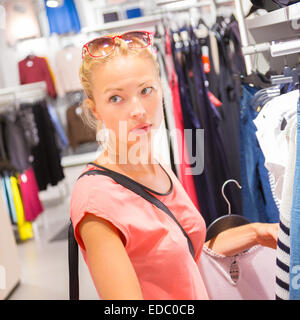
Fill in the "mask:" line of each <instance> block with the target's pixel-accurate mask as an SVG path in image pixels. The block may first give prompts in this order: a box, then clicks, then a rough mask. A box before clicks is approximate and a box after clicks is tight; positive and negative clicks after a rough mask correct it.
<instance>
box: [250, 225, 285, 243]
mask: <svg viewBox="0 0 300 320" xmlns="http://www.w3.org/2000/svg"><path fill="white" fill-rule="evenodd" d="M253 225H254V228H255V231H256V241H257V244H260V245H262V246H265V247H269V248H273V249H276V248H277V238H278V228H279V223H259V222H257V223H253Z"/></svg>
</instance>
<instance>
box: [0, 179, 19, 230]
mask: <svg viewBox="0 0 300 320" xmlns="http://www.w3.org/2000/svg"><path fill="white" fill-rule="evenodd" d="M1 180H2V184H3V189H5V194H6V200H7V204H8V209H9V213H10V217H11V221H12V223H14V224H17V221H18V218H17V210H16V206H15V202H14V197H13V190H12V186H11V181H10V179H9V176H7V175H5V176H3V177H2V179H1Z"/></svg>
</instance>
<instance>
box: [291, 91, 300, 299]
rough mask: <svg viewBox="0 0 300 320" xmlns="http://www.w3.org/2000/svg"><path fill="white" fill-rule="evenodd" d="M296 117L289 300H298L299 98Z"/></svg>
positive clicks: (299, 231)
mask: <svg viewBox="0 0 300 320" xmlns="http://www.w3.org/2000/svg"><path fill="white" fill-rule="evenodd" d="M297 117H298V118H297V155H296V166H295V178H294V191H293V204H292V210H291V229H290V237H291V243H290V245H291V247H290V254H291V257H290V300H300V97H299V101H298V109H297Z"/></svg>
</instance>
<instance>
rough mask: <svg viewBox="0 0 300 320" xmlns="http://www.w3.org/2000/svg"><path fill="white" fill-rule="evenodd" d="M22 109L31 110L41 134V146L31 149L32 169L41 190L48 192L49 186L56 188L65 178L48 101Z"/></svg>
mask: <svg viewBox="0 0 300 320" xmlns="http://www.w3.org/2000/svg"><path fill="white" fill-rule="evenodd" d="M21 108H24V109H26V108H30V109H31V110H32V111H33V114H34V119H35V122H36V125H37V129H38V133H39V144H38V145H37V146H35V147H33V148H32V149H31V152H32V156H33V159H34V160H33V163H32V167H33V169H34V173H35V177H36V180H37V183H38V186H39V190H40V191H41V190H46V189H47V186H48V184H51V185H52V186H55V185H57V183H58V182H59V181H61V180H63V178H64V173H63V168H62V166H61V163H60V154H59V150H58V147H57V144H56V139H55V128H54V124H53V122H52V121H51V118H50V115H49V112H48V108H47V103H46V101H39V102H35V103H33V104H22V105H21Z"/></svg>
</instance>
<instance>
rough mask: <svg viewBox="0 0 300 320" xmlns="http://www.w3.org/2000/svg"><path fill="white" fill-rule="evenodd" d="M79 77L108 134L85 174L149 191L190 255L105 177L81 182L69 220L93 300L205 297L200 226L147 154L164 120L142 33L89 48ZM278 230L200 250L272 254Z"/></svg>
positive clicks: (244, 234)
mask: <svg viewBox="0 0 300 320" xmlns="http://www.w3.org/2000/svg"><path fill="white" fill-rule="evenodd" d="M80 78H81V82H82V85H83V87H84V90H85V92H86V94H87V99H86V101H85V103H84V106H83V107H84V110H85V111H86V112H87V114H89V115H93V119H94V124H96V127H97V129H98V131H99V129H101V128H103V127H105V128H106V129H107V130H108V131H107V130H106V132H109V135H108V138H107V144H106V148H104V150H103V152H102V153H101V154H100V155H99V157H98V158H97V159H96V161H95V162H94V163H93V164H89V165H88V166H87V167H86V169H85V171H87V170H92V169H99V170H103V169H105V168H106V169H108V170H112V171H115V172H118V173H120V174H122V175H124V176H126V177H129V178H130V179H132V180H134V181H135V182H137V183H139V184H141V185H143V186H144V187H146V188H148V189H147V190H148V192H150V193H152V194H153V195H154V196H155V197H157V198H158V199H159V200H160V201H162V202H163V203H164V204H165V205H166V206H167V207H168V208H169V209H170V210H171V212H172V213H173V214H174V216H175V217H176V219H177V220H178V222H179V223H180V225H181V226H182V227H183V228H184V230H185V231H186V233H187V234H188V235H189V238H190V239H191V241H192V243H193V247H194V251H195V258H193V257H192V255H191V254H190V252H189V248H188V245H187V241H186V238H185V237H184V235H183V233H182V231H181V230H180V228H179V227H178V226H177V225H176V224H175V223H174V221H172V219H170V217H168V216H167V214H165V213H164V212H162V211H160V210H159V209H157V208H156V207H154V206H153V205H152V204H151V203H148V202H147V201H145V200H144V199H143V198H141V197H140V196H138V195H137V194H135V193H133V192H131V191H129V190H128V189H126V188H124V187H123V186H121V185H119V184H118V183H116V182H115V181H114V180H112V179H111V178H109V177H106V176H103V175H85V176H83V177H82V178H81V179H79V180H78V181H77V182H76V184H75V186H74V189H73V193H72V199H71V218H72V222H73V226H74V230H75V237H76V239H77V242H78V243H79V245H80V248H81V251H82V254H83V256H84V259H85V261H86V263H87V265H88V267H89V270H90V273H91V275H92V278H93V281H94V284H95V287H96V289H97V291H98V294H99V296H100V297H101V298H102V299H113V300H117V299H187V300H189V299H191V300H192V299H208V296H207V293H206V290H205V287H204V284H203V281H202V278H201V275H200V273H199V270H198V263H199V259H200V258H201V250H202V247H203V244H204V239H205V223H204V220H203V218H202V217H201V215H200V214H199V211H198V210H197V209H196V207H195V206H194V205H193V203H192V201H191V200H190V198H189V197H188V195H187V194H186V192H185V190H184V189H183V187H182V185H181V184H180V182H179V181H178V179H177V177H176V176H175V175H174V173H173V172H172V170H171V169H170V167H169V166H168V165H166V164H164V163H163V162H162V161H161V160H160V159H158V158H156V157H154V156H153V147H152V144H151V133H153V132H154V131H155V130H157V129H158V128H159V127H160V125H161V123H162V120H163V109H162V98H163V92H162V88H161V82H160V77H159V68H158V64H157V62H156V60H155V58H154V56H153V54H152V53H151V39H150V35H149V33H147V32H139V31H136V32H127V33H125V34H123V35H119V36H106V37H101V38H98V39H95V40H93V41H91V42H89V43H87V44H86V45H85V46H84V47H83V61H82V66H81V68H80ZM136 140H137V142H136ZM145 145H146V146H147V147H145ZM137 146H138V152H136V151H137V148H136V147H137ZM277 228H278V226H277V224H261V223H253V224H249V225H246V226H241V227H237V228H233V229H230V230H227V231H224V232H222V233H221V234H219V235H218V236H217V237H216V238H214V239H212V240H211V241H209V242H208V243H207V244H206V245H207V246H209V247H210V248H211V249H213V250H214V251H216V252H218V253H222V254H224V255H234V254H236V253H238V252H241V251H243V250H246V249H248V248H250V247H252V246H253V245H256V244H262V245H265V246H269V247H272V248H276V239H277Z"/></svg>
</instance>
